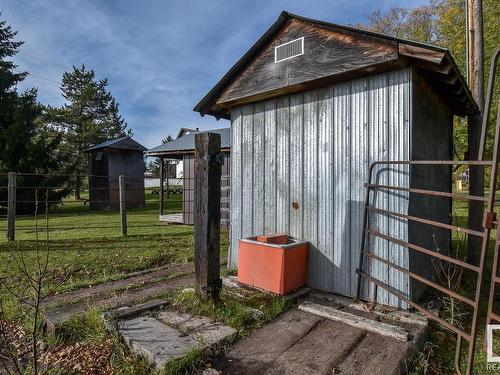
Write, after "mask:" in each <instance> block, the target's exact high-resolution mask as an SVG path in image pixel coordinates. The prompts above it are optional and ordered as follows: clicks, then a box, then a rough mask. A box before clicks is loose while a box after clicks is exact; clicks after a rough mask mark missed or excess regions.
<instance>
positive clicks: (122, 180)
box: [118, 175, 127, 236]
mask: <svg viewBox="0 0 500 375" xmlns="http://www.w3.org/2000/svg"><path fill="white" fill-rule="evenodd" d="M118 183H119V187H120V217H121V228H122V234H123V235H124V236H126V235H127V201H126V200H127V199H126V193H125V176H123V175H120V176H119V177H118Z"/></svg>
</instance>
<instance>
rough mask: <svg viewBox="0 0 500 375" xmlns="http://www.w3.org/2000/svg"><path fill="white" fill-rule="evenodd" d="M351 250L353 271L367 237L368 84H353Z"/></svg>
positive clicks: (353, 277) (353, 278)
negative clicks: (364, 220) (364, 229)
mask: <svg viewBox="0 0 500 375" xmlns="http://www.w3.org/2000/svg"><path fill="white" fill-rule="evenodd" d="M350 148H351V149H350V160H351V165H350V175H351V188H350V191H349V193H350V196H349V203H350V213H351V216H350V225H349V227H350V231H351V233H350V241H351V243H350V248H351V254H352V256H351V270H355V269H356V268H357V266H358V263H359V261H358V258H359V249H360V248H361V236H362V234H363V214H364V200H365V199H364V197H365V187H364V183H365V182H366V179H367V177H368V167H369V164H368V152H367V151H368V80H367V79H361V80H356V81H353V82H352V83H351V147H350ZM357 281H358V276H357V274H356V272H351V280H350V282H351V294H354V293H356V286H357Z"/></svg>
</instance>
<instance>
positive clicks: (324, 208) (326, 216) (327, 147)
mask: <svg viewBox="0 0 500 375" xmlns="http://www.w3.org/2000/svg"><path fill="white" fill-rule="evenodd" d="M317 181H318V182H317V183H318V248H317V251H312V252H310V253H309V273H308V274H309V284H310V285H311V286H313V287H315V288H318V289H321V290H332V289H333V285H334V282H333V274H334V267H333V263H332V261H331V260H332V259H333V231H334V225H333V186H334V185H333V183H334V182H333V87H328V88H325V89H320V90H318V174H317Z"/></svg>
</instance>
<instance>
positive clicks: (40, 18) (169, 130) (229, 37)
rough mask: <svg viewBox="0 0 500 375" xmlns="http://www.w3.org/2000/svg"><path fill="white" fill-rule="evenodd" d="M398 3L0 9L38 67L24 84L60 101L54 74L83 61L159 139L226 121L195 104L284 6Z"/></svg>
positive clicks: (149, 140)
mask: <svg viewBox="0 0 500 375" xmlns="http://www.w3.org/2000/svg"><path fill="white" fill-rule="evenodd" d="M421 1H423V0H421ZM398 4H399V5H401V6H404V5H405V1H404V0H398V1H396V0H395V1H391V2H388V1H382V2H373V1H371V0H362V1H357V2H354V1H352V0H336V1H335V2H332V1H331V0H319V1H305V0H304V1H284V0H277V1H269V0H267V1H265V0H254V1H243V0H234V1H227V0H210V1H206V0H171V1H161V0H156V1H152V0H151V1H140V2H139V1H132V0H126V1H106V2H103V1H99V0H92V1H64V2H60V1H58V2H56V1H48V0H46V1H42V0H38V1H37V0H31V1H29V0H17V1H12V2H8V3H7V4H4V5H3V10H2V12H3V13H2V17H3V18H4V19H6V20H7V22H8V23H9V24H11V25H12V26H13V28H14V29H16V30H18V31H19V34H18V38H19V39H20V40H24V41H25V45H24V46H23V47H22V49H21V51H22V53H20V54H19V55H17V56H16V62H17V63H18V65H19V69H21V70H25V71H28V72H29V73H31V74H32V75H31V76H29V77H28V78H27V79H26V81H25V82H24V83H23V84H22V86H21V88H28V87H33V86H37V87H38V88H39V99H40V101H42V102H43V103H48V104H52V105H61V104H62V103H63V98H62V97H61V95H60V90H59V85H58V83H54V81H55V82H60V80H61V77H62V73H63V71H64V70H68V69H70V68H71V66H72V65H79V64H81V63H85V64H86V65H87V66H88V67H89V68H93V69H94V70H95V71H96V74H97V76H98V77H99V78H108V80H109V88H110V90H111V91H112V93H113V95H114V96H115V97H116V98H117V100H118V102H119V103H120V109H121V112H122V115H123V116H124V117H125V119H126V120H127V122H128V124H129V126H130V127H131V128H132V129H133V131H134V133H135V137H136V139H137V140H138V141H139V142H142V143H143V144H144V145H145V146H146V147H152V146H155V145H157V144H159V143H160V142H161V139H162V138H164V137H166V136H167V135H168V134H172V135H174V134H176V133H177V130H178V128H180V127H183V126H184V127H200V128H202V129H209V128H215V127H224V126H228V122H227V121H222V120H221V121H219V122H217V121H215V120H214V119H213V118H210V117H205V118H201V117H200V116H199V115H198V114H196V113H193V112H192V108H193V106H194V105H195V104H196V103H197V102H198V100H199V99H201V98H202V97H203V96H204V95H205V93H206V92H207V91H208V90H209V89H210V88H211V87H212V86H213V85H214V84H215V83H216V82H217V81H218V79H219V78H220V77H221V76H222V75H223V74H224V73H225V72H226V71H227V70H228V69H229V68H230V67H231V66H232V65H233V64H234V63H235V62H236V61H237V59H239V58H240V56H241V55H242V54H243V53H244V52H245V51H246V50H247V49H248V48H249V47H250V46H251V45H252V44H253V43H254V42H255V40H256V39H257V38H258V37H259V36H260V35H261V34H262V33H263V32H264V31H265V30H266V29H267V28H268V27H269V26H270V25H271V24H272V23H273V22H274V21H275V20H276V18H277V17H278V15H279V13H280V12H281V10H283V9H286V10H288V11H290V12H292V13H297V14H301V15H304V16H309V17H312V18H318V19H324V20H328V21H333V22H337V23H349V22H355V21H358V20H360V19H362V18H363V17H364V16H366V15H367V14H368V13H369V12H370V11H372V10H374V9H375V8H376V7H378V8H381V9H388V8H389V7H390V6H391V5H398ZM414 5H417V4H414Z"/></svg>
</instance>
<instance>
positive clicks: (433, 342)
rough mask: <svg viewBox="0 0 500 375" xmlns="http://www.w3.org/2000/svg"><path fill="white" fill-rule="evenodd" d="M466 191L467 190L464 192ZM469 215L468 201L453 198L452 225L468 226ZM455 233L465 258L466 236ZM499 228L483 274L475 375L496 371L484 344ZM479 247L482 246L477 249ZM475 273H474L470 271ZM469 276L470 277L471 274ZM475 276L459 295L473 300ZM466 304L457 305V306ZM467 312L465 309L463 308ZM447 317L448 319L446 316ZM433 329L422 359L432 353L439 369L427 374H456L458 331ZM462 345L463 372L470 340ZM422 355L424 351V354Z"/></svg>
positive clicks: (417, 371)
mask: <svg viewBox="0 0 500 375" xmlns="http://www.w3.org/2000/svg"><path fill="white" fill-rule="evenodd" d="M464 194H466V192H464ZM496 197H497V200H496V204H497V205H498V203H499V198H500V192H499V191H497V193H496ZM467 216H468V204H467V201H465V200H454V201H453V218H452V221H453V224H455V225H458V226H462V227H466V226H467ZM452 236H453V239H452V240H453V246H454V248H455V249H456V248H459V251H458V255H455V256H456V257H458V258H459V259H462V260H463V259H465V256H466V237H465V236H464V235H461V234H457V233H456V232H452ZM495 237H496V231H494V230H493V231H492V233H491V236H490V246H489V251H488V259H487V263H486V270H485V273H484V275H483V280H485V284H484V289H483V297H482V306H481V311H480V316H479V331H478V341H477V344H476V351H475V353H476V354H475V360H474V364H475V365H474V373H475V374H485V375H486V374H493V373H497V372H495V371H493V370H491V369H488V368H487V362H486V353H485V352H484V351H483V343H484V340H485V322H486V310H487V301H488V293H489V286H490V285H489V283H490V277H491V276H490V275H491V271H492V270H491V266H492V264H493V249H494V243H495ZM478 250H479V249H478ZM470 275H472V274H470ZM470 275H469V276H470ZM474 280H475V278H472V277H468V276H464V278H463V280H462V287H461V288H460V289H459V292H460V294H462V295H464V296H466V297H468V298H470V299H472V300H474V294H473V282H474ZM460 305H462V306H461V307H463V304H458V306H460ZM462 311H465V309H462ZM470 311H471V310H469V313H468V314H467V315H464V316H463V317H462V318H461V319H459V320H460V321H461V323H462V324H463V325H464V326H465V330H466V331H468V330H469V324H470V321H471V319H472V315H471V314H470ZM447 314H448V319H447V320H448V322H450V317H449V312H446V313H445V317H446V315H447ZM445 320H446V319H445ZM431 326H432V329H431V332H430V337H429V342H428V344H427V353H426V354H425V356H423V355H421V356H420V359H421V360H422V363H423V362H428V359H427V355H429V353H430V357H431V358H433V360H432V361H430V363H431V366H434V365H435V366H437V367H436V368H430V370H429V368H428V369H427V371H430V372H427V373H439V374H454V373H455V371H454V358H455V339H456V338H455V334H452V333H450V332H449V331H447V330H445V329H444V328H442V327H441V326H439V325H438V324H437V323H436V324H435V323H432V325H431ZM463 342H464V344H463V348H462V371H465V363H466V359H467V350H468V349H467V343H466V341H465V340H464V341H463ZM422 354H423V353H422ZM413 373H414V374H423V373H424V372H423V367H418V368H416V369H415V370H414V372H413Z"/></svg>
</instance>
